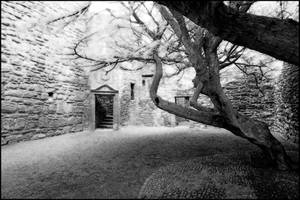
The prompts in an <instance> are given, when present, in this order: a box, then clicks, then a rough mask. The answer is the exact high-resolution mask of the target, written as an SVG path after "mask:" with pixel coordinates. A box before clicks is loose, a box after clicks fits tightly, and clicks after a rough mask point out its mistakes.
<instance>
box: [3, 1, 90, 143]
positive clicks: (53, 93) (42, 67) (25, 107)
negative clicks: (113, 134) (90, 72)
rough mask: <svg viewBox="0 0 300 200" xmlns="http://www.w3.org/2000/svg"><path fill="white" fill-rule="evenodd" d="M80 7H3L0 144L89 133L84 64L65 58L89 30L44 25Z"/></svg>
mask: <svg viewBox="0 0 300 200" xmlns="http://www.w3.org/2000/svg"><path fill="white" fill-rule="evenodd" d="M66 4H67V5H66ZM84 4H86V3H84ZM82 6H83V3H82V2H81V3H80V2H37V1H9V2H7V1H4V2H1V144H7V143H12V142H17V141H21V140H30V139H36V138H41V137H47V136H52V135H59V134H63V133H68V132H75V131H82V130H84V129H85V128H87V125H88V119H87V118H88V111H87V110H88V104H89V102H88V98H87V96H88V94H89V91H88V89H89V88H88V79H87V78H88V76H87V75H86V74H85V72H84V71H83V69H82V68H81V63H79V62H78V61H77V60H72V59H71V58H70V56H67V55H65V54H66V53H70V52H71V49H70V48H71V47H72V46H73V45H74V43H75V42H76V41H78V39H79V38H81V37H82V36H83V32H84V31H85V24H84V23H83V22H78V21H76V22H72V23H70V24H69V25H68V26H66V27H65V28H63V27H62V26H61V25H60V24H59V22H57V23H53V24H50V25H49V26H47V25H46V24H47V22H49V20H53V18H58V17H61V16H64V15H66V14H71V13H72V12H74V11H75V10H76V9H78V8H79V7H82ZM50 16H51V18H50ZM56 27H58V28H56Z"/></svg>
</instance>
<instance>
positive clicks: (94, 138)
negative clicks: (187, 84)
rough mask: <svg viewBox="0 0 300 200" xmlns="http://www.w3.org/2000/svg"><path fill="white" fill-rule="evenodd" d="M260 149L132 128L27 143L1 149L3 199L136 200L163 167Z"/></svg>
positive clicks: (207, 135)
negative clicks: (141, 190)
mask: <svg viewBox="0 0 300 200" xmlns="http://www.w3.org/2000/svg"><path fill="white" fill-rule="evenodd" d="M287 148H288V149H294V148H295V147H293V146H288V147H287ZM256 149H257V148H256V147H255V146H254V145H252V144H250V143H248V142H247V141H246V140H244V139H241V138H238V137H236V136H233V135H232V134H231V133H229V132H227V131H225V130H223V129H215V128H206V129H196V128H193V129H190V128H188V127H176V128H166V127H163V128H161V127H160V128H149V127H126V128H122V129H121V130H119V131H109V130H108V131H104V130H97V131H95V132H80V133H73V134H66V135H61V136H55V137H51V138H44V139H40V140H34V141H28V142H21V143H17V144H11V145H7V146H3V147H1V175H2V176H1V190H2V191H1V198H69V199H70V198H136V197H137V196H138V193H139V191H140V189H141V187H142V185H143V183H144V182H145V180H146V178H147V177H149V176H150V175H151V174H152V173H153V172H155V171H156V170H157V169H159V168H160V167H162V166H165V165H168V164H171V163H174V162H177V161H181V160H184V159H193V158H196V157H201V156H206V155H214V154H220V153H232V152H236V151H239V152H247V151H251V150H256Z"/></svg>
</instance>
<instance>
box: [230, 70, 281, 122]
mask: <svg viewBox="0 0 300 200" xmlns="http://www.w3.org/2000/svg"><path fill="white" fill-rule="evenodd" d="M274 90H275V88H274V86H273V85H272V83H271V82H265V83H262V84H260V85H259V87H257V86H256V84H255V80H254V79H253V77H247V76H242V77H241V78H239V79H236V80H234V81H231V82H229V83H227V84H226V85H225V86H224V92H225V94H226V95H227V96H228V98H229V99H230V100H231V103H232V105H233V108H234V109H236V110H237V111H239V112H240V113H242V114H244V115H246V116H248V117H251V118H254V119H258V120H261V121H263V122H265V123H267V124H268V125H269V126H271V125H273V123H274V117H275V101H274Z"/></svg>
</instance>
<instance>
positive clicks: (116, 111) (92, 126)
mask: <svg viewBox="0 0 300 200" xmlns="http://www.w3.org/2000/svg"><path fill="white" fill-rule="evenodd" d="M103 88H107V89H108V90H102V91H101V89H103ZM96 95H107V96H113V130H118V129H119V121H120V120H119V118H120V112H119V104H118V102H119V91H117V90H115V89H113V88H111V87H110V86H108V85H103V86H101V87H99V88H97V89H95V90H91V98H90V102H91V113H90V116H91V120H90V124H89V128H90V130H91V131H94V130H96V125H95V124H96V123H95V120H96V116H95V115H96V114H95V109H96V105H95V102H96Z"/></svg>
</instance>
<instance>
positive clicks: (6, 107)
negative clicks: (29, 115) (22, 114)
mask: <svg viewBox="0 0 300 200" xmlns="http://www.w3.org/2000/svg"><path fill="white" fill-rule="evenodd" d="M17 110H18V104H16V103H14V102H7V101H4V102H3V101H2V102H1V113H14V112H16V111H17Z"/></svg>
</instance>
